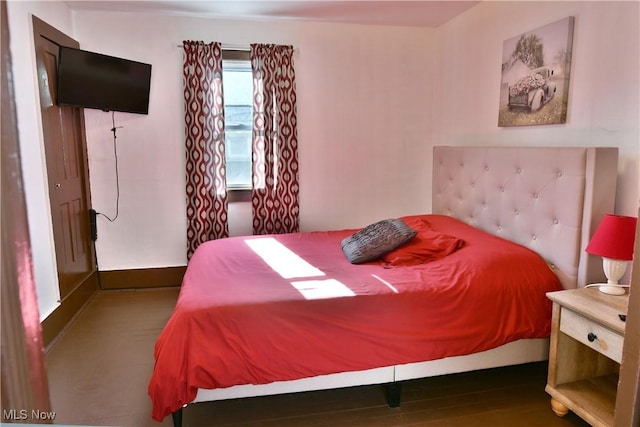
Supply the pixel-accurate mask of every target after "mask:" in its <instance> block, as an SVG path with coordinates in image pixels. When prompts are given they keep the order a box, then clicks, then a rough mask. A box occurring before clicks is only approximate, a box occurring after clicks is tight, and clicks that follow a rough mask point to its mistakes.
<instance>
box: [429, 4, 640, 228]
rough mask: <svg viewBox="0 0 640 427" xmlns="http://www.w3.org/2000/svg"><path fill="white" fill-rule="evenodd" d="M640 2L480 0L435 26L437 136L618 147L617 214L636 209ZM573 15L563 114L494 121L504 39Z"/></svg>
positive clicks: (451, 140)
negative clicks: (541, 121) (529, 121)
mask: <svg viewBox="0 0 640 427" xmlns="http://www.w3.org/2000/svg"><path fill="white" fill-rule="evenodd" d="M639 6H640V3H639V2H637V1H633V2H614V1H585V2H574V1H567V2H522V1H516V2H491V1H483V2H482V3H480V4H478V5H477V6H475V7H474V8H472V9H470V10H469V11H468V12H467V13H464V14H463V15H461V16H459V17H457V18H456V19H454V20H452V21H450V22H448V23H447V24H445V25H443V26H442V27H440V28H438V29H437V31H438V41H437V43H438V46H439V49H440V52H439V58H441V61H440V68H439V70H438V78H437V81H438V83H439V84H438V85H437V86H436V91H437V95H436V98H437V99H438V100H439V102H440V104H439V106H440V108H439V109H438V110H437V113H438V117H437V119H436V120H435V123H436V124H437V126H438V130H437V135H438V137H437V141H438V142H439V143H441V144H460V145H463V144H465V145H486V144H492V145H531V146H541V145H544V146H615V147H619V156H620V160H619V171H618V188H617V193H616V207H615V213H617V214H621V215H630V216H636V215H637V213H638V206H639V200H640V195H639V174H638V169H639V165H638V163H639V159H640V132H639V123H640V83H639V81H640V79H639V76H640V65H639V62H640V61H639V55H640V44H639V43H640V33H639V21H640V8H639ZM568 16H575V27H574V36H573V56H572V70H571V80H570V91H569V109H568V117H567V123H566V124H562V125H546V126H525V127H512V128H498V126H497V123H498V104H499V96H500V78H501V74H500V73H501V63H502V43H503V41H504V40H505V39H509V38H511V37H514V36H517V35H519V34H522V33H523V32H526V31H529V30H533V29H536V28H538V27H541V26H543V25H546V24H549V23H552V22H555V21H558V20H560V19H563V18H566V17H568Z"/></svg>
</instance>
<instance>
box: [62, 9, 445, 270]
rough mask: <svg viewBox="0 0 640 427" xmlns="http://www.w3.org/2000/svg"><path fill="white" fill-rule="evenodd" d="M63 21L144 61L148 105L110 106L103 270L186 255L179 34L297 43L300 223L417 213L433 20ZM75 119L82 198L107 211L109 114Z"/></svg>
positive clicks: (347, 222) (236, 213)
mask: <svg viewBox="0 0 640 427" xmlns="http://www.w3.org/2000/svg"><path fill="white" fill-rule="evenodd" d="M73 20H74V27H75V35H76V37H77V39H78V40H79V41H80V44H81V47H82V48H83V49H87V50H92V51H98V52H101V53H105V54H109V55H114V56H119V57H124V58H129V59H134V60H138V61H142V62H147V63H150V64H152V82H151V94H150V107H149V115H148V116H141V115H135V114H124V113H116V115H115V117H116V125H117V126H123V128H122V129H119V130H118V139H117V141H118V142H117V145H118V156H119V164H118V166H119V172H120V216H119V218H118V219H117V221H115V222H114V223H109V222H108V221H107V220H105V219H104V218H100V219H99V224H98V241H97V253H98V263H99V267H100V269H101V270H112V269H126V268H148V267H163V266H174V265H185V264H186V237H185V234H186V231H185V230H186V215H185V195H184V181H185V178H184V158H185V155H184V148H183V147H184V138H183V113H182V102H183V101H182V49H181V48H179V47H178V45H179V44H181V43H182V41H183V40H185V39H193V40H203V41H207V42H208V41H213V40H216V41H220V42H222V43H226V44H232V45H245V46H248V45H249V43H251V42H268V43H282V44H292V45H294V47H295V48H296V53H295V55H294V64H295V68H296V83H297V94H298V138H299V160H300V222H301V228H302V229H303V230H313V229H331V228H346V227H358V226H364V225H366V224H367V223H369V222H372V221H374V220H377V219H382V218H386V217H391V216H396V215H400V214H403V213H417V212H425V211H426V210H427V209H428V207H429V206H428V204H427V199H428V194H429V189H428V187H427V185H428V181H427V175H428V172H425V168H428V164H429V163H428V161H429V160H428V159H429V156H430V154H429V152H430V147H429V144H428V139H429V138H428V137H427V135H428V134H429V132H430V129H431V128H432V125H433V123H432V122H431V116H432V109H433V102H432V95H431V91H432V88H433V81H432V76H433V73H434V67H435V63H434V62H433V61H432V58H433V54H434V52H435V47H434V44H433V42H432V40H433V31H434V30H429V29H419V28H398V27H375V26H360V25H346V24H322V23H310V22H291V21H283V22H266V21H229V20H226V21H219V20H211V19H199V18H185V17H175V16H173V17H171V16H151V15H147V14H135V13H104V12H87V11H82V12H74V19H73ZM140 35H142V37H141V36H140ZM85 118H86V127H87V144H88V150H89V168H90V175H91V194H92V202H93V206H94V208H95V209H96V210H98V211H99V212H104V213H105V214H107V215H109V216H113V215H114V214H115V181H114V165H113V142H112V134H111V132H110V131H109V129H110V128H111V126H112V125H111V113H105V112H101V111H94V110H85ZM230 226H231V232H232V234H251V217H250V206H249V205H248V204H247V203H244V204H240V205H233V206H231V207H230Z"/></svg>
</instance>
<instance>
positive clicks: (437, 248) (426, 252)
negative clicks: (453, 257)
mask: <svg viewBox="0 0 640 427" xmlns="http://www.w3.org/2000/svg"><path fill="white" fill-rule="evenodd" d="M463 246H464V240H462V239H460V238H458V237H455V236H450V235H448V234H443V233H440V232H438V231H436V230H433V229H429V228H424V229H421V230H419V231H418V235H417V236H416V237H415V239H413V240H411V242H409V243H407V244H406V245H403V246H402V247H399V248H397V249H394V250H393V251H390V252H388V253H386V254H385V255H384V256H383V257H382V259H381V260H380V262H381V264H382V265H383V266H384V267H387V268H389V267H406V266H410V265H418V264H426V263H428V262H431V261H435V260H438V259H440V258H443V257H445V256H447V255H450V254H452V253H454V252H455V251H457V250H458V249H460V248H462V247H463Z"/></svg>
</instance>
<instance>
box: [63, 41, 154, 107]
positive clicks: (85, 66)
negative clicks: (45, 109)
mask: <svg viewBox="0 0 640 427" xmlns="http://www.w3.org/2000/svg"><path fill="white" fill-rule="evenodd" d="M150 85H151V64H144V63H142V62H136V61H130V60H128V59H122V58H116V57H113V56H107V55H102V54H99V53H95V52H88V51H85V50H81V49H74V48H70V47H64V46H61V47H60V52H59V56H58V81H57V102H58V104H59V105H71V106H74V107H83V108H95V109H98V110H104V111H123V112H127V113H138V114H148V113H149V88H150Z"/></svg>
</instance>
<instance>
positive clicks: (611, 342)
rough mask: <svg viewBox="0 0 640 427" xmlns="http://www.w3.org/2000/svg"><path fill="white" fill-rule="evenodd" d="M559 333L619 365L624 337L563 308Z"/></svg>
mask: <svg viewBox="0 0 640 427" xmlns="http://www.w3.org/2000/svg"><path fill="white" fill-rule="evenodd" d="M560 331H561V332H564V333H565V334H567V335H569V336H570V337H572V338H574V339H576V340H577V341H580V342H581V343H583V344H585V345H587V346H589V347H591V348H592V349H594V350H595V351H597V352H598V353H601V354H604V355H605V356H607V357H608V358H610V359H612V360H615V361H616V362H618V363H621V361H622V344H623V342H624V336H622V335H619V334H617V333H615V332H613V331H611V330H610V329H607V328H605V327H603V326H601V325H599V324H598V323H596V322H593V321H592V320H590V319H588V318H586V317H584V316H582V315H580V314H578V313H576V312H575V311H572V310H569V309H567V308H565V307H562V312H561V315H560Z"/></svg>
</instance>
